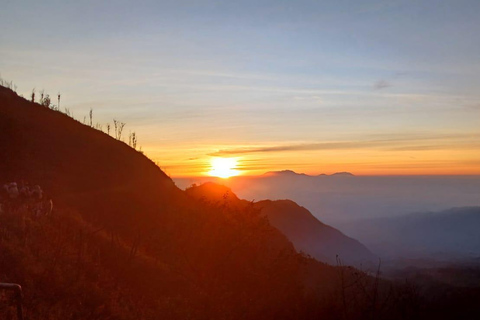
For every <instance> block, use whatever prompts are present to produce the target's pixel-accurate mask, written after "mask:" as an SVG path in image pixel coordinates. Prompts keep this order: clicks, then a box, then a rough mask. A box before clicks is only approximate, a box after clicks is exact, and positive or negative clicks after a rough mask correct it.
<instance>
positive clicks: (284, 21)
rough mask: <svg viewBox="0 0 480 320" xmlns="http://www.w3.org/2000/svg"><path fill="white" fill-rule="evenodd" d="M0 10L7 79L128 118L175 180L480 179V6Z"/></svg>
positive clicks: (471, 1) (218, 4)
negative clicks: (346, 174)
mask: <svg viewBox="0 0 480 320" xmlns="http://www.w3.org/2000/svg"><path fill="white" fill-rule="evenodd" d="M1 7H2V8H1V11H0V30H1V32H0V76H1V77H2V78H3V79H4V80H8V81H13V82H14V83H15V85H16V86H17V92H18V93H20V94H23V95H24V96H25V97H28V96H30V94H31V92H32V89H34V88H35V91H36V92H37V93H39V92H40V90H45V92H46V93H49V94H50V95H51V96H54V97H56V95H57V93H61V108H62V109H63V108H68V109H69V110H70V112H73V116H74V117H75V118H76V119H78V120H80V121H83V118H84V117H85V116H87V115H88V112H89V110H90V109H93V118H94V122H95V123H99V124H101V125H103V128H105V127H106V124H107V123H112V122H113V119H117V120H119V121H122V122H125V123H126V126H125V132H126V133H128V132H130V131H134V132H136V134H137V136H138V145H139V146H141V147H142V151H144V152H145V154H146V155H147V156H149V157H150V158H151V159H152V160H154V161H155V162H156V163H158V164H159V166H160V167H161V168H162V169H163V170H164V171H165V172H166V173H167V174H169V175H171V176H174V177H175V176H191V175H193V176H195V175H205V174H208V172H209V171H211V168H210V163H211V161H212V159H215V158H218V157H227V158H233V159H236V160H237V168H236V169H237V170H238V172H240V173H241V174H244V175H256V174H261V173H263V172H266V171H272V170H283V169H291V170H295V171H297V172H304V173H308V174H320V173H327V174H328V173H334V172H337V171H350V172H352V173H354V174H357V175H409V174H414V175H433V174H480V91H479V88H480V37H479V36H478V35H479V34H480V19H478V14H479V13H480V1H478V0H468V1H466V0H455V1H454V0H450V1H446V0H435V1H433V0H431V1H425V0H415V1H410V0H404V1H400V0H399V1H388V0H385V1H378V0H371V1H369V0H365V1H358V0H336V1H320V0H316V1H305V0H299V1H282V0H275V1H272V0H266V1H261V0H255V1H250V0H245V1H214V0H212V1H203V0H198V1H182V0H175V1H159V0H156V1H103V2H102V1H82V0H76V1H65V0H63V1H59V0H58V1H49V0H45V1H30V0H24V1H16V0H2V5H1ZM53 100H56V99H53Z"/></svg>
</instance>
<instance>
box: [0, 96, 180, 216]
mask: <svg viewBox="0 0 480 320" xmlns="http://www.w3.org/2000/svg"><path fill="white" fill-rule="evenodd" d="M0 102H1V108H0V145H1V148H0V159H2V160H1V161H0V180H1V181H2V182H5V181H17V182H20V181H22V180H24V181H28V182H30V183H33V184H40V185H41V186H42V187H43V188H44V189H45V190H46V191H47V192H49V193H50V194H51V195H52V196H53V197H54V198H55V199H56V202H57V203H64V204H66V205H68V206H69V207H70V208H76V209H78V210H81V211H82V212H83V214H84V215H90V217H91V218H95V219H96V218H102V216H103V217H104V218H107V216H108V219H109V221H110V222H111V221H117V219H127V220H126V221H125V223H132V221H133V220H134V219H135V217H134V215H135V213H134V212H136V211H140V210H141V211H142V212H143V213H144V214H147V212H146V211H149V212H148V214H150V215H154V214H155V213H154V211H155V210H157V209H158V207H159V205H160V203H162V202H164V201H166V200H168V201H171V200H172V199H176V198H179V197H181V196H182V195H181V192H180V191H179V190H178V189H177V188H176V187H175V185H174V183H173V182H172V180H171V179H170V178H169V177H168V176H166V175H165V173H163V172H162V171H161V170H160V169H159V168H158V166H156V165H155V164H154V163H153V162H152V161H150V160H149V159H148V158H147V157H145V156H144V155H143V154H141V153H140V152H136V151H134V150H133V149H132V148H131V147H129V146H128V145H127V144H125V143H123V142H120V141H117V140H115V139H114V138H112V137H110V136H109V135H107V134H105V133H103V132H101V131H98V130H94V129H92V128H90V127H88V126H85V125H83V124H81V123H80V122H78V121H74V120H73V119H72V118H70V117H68V116H66V115H65V114H62V113H60V112H55V111H52V110H50V109H49V108H46V107H43V106H41V105H39V104H36V103H31V102H29V101H27V100H24V99H22V98H19V97H18V96H17V95H16V94H15V93H13V92H12V91H10V90H8V89H5V88H3V87H1V88H0ZM110 219H111V220H110ZM104 222H105V221H104Z"/></svg>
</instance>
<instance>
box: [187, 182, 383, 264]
mask: <svg viewBox="0 0 480 320" xmlns="http://www.w3.org/2000/svg"><path fill="white" fill-rule="evenodd" d="M186 193H187V194H188V195H190V196H192V197H194V198H196V199H204V200H208V201H212V202H216V203H219V204H221V203H223V204H225V205H228V206H230V207H235V208H242V207H246V206H249V205H251V206H253V208H257V209H258V210H260V211H261V213H262V215H264V216H266V217H268V221H269V222H270V224H272V225H273V226H274V227H276V228H277V229H278V230H280V231H281V232H282V233H283V234H285V235H286V236H287V238H288V239H289V240H290V241H292V243H293V245H294V246H295V249H297V250H298V251H303V252H305V253H307V254H309V255H311V256H312V257H314V258H315V259H317V260H319V261H323V262H326V263H329V264H332V265H335V264H337V263H338V261H337V256H338V258H340V259H341V260H342V263H343V264H350V265H357V266H360V265H365V264H371V263H372V262H375V260H376V258H375V256H374V255H373V254H372V253H371V252H370V251H369V250H368V249H367V248H366V247H365V246H364V245H362V244H361V243H360V242H358V241H357V240H355V239H352V238H349V237H347V236H345V235H344V234H343V233H342V232H340V231H339V230H337V229H335V228H333V227H331V226H329V225H326V224H324V223H322V222H320V221H319V220H318V219H316V218H315V217H314V216H313V215H312V214H311V213H310V212H309V211H308V210H307V209H305V208H304V207H301V206H299V205H298V204H296V203H295V202H293V201H291V200H276V201H272V200H263V201H259V202H248V201H245V200H240V199H239V198H238V197H237V196H236V195H235V194H234V193H233V192H232V190H231V189H230V188H228V187H226V186H223V185H219V184H215V183H212V182H208V183H205V184H202V185H200V186H194V187H191V188H188V189H187V190H186Z"/></svg>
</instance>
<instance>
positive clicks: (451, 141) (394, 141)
mask: <svg viewBox="0 0 480 320" xmlns="http://www.w3.org/2000/svg"><path fill="white" fill-rule="evenodd" d="M420 143H422V144H421V145H419V144H420ZM371 148H373V149H381V150H385V151H427V150H440V149H465V148H471V149H479V148H480V137H479V136H474V135H468V134H467V135H463V134H457V135H455V134H452V135H443V134H440V135H405V136H403V137H402V136H398V137H395V136H391V137H390V136H386V137H383V138H380V139H375V140H357V141H341V142H319V143H299V144H286V145H276V146H261V147H245V148H232V149H223V150H218V151H216V152H214V153H210V154H208V155H209V156H233V155H241V154H252V153H271V152H289V151H319V150H348V149H371Z"/></svg>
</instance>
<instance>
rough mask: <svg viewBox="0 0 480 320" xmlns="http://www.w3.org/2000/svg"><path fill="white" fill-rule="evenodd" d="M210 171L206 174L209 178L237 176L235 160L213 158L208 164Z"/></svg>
mask: <svg viewBox="0 0 480 320" xmlns="http://www.w3.org/2000/svg"><path fill="white" fill-rule="evenodd" d="M210 165H211V170H210V171H209V172H208V174H209V175H210V176H214V177H219V178H230V177H233V176H237V175H239V173H240V172H239V171H238V170H236V169H235V168H236V167H237V159H234V158H213V159H212V160H211V162H210Z"/></svg>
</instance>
